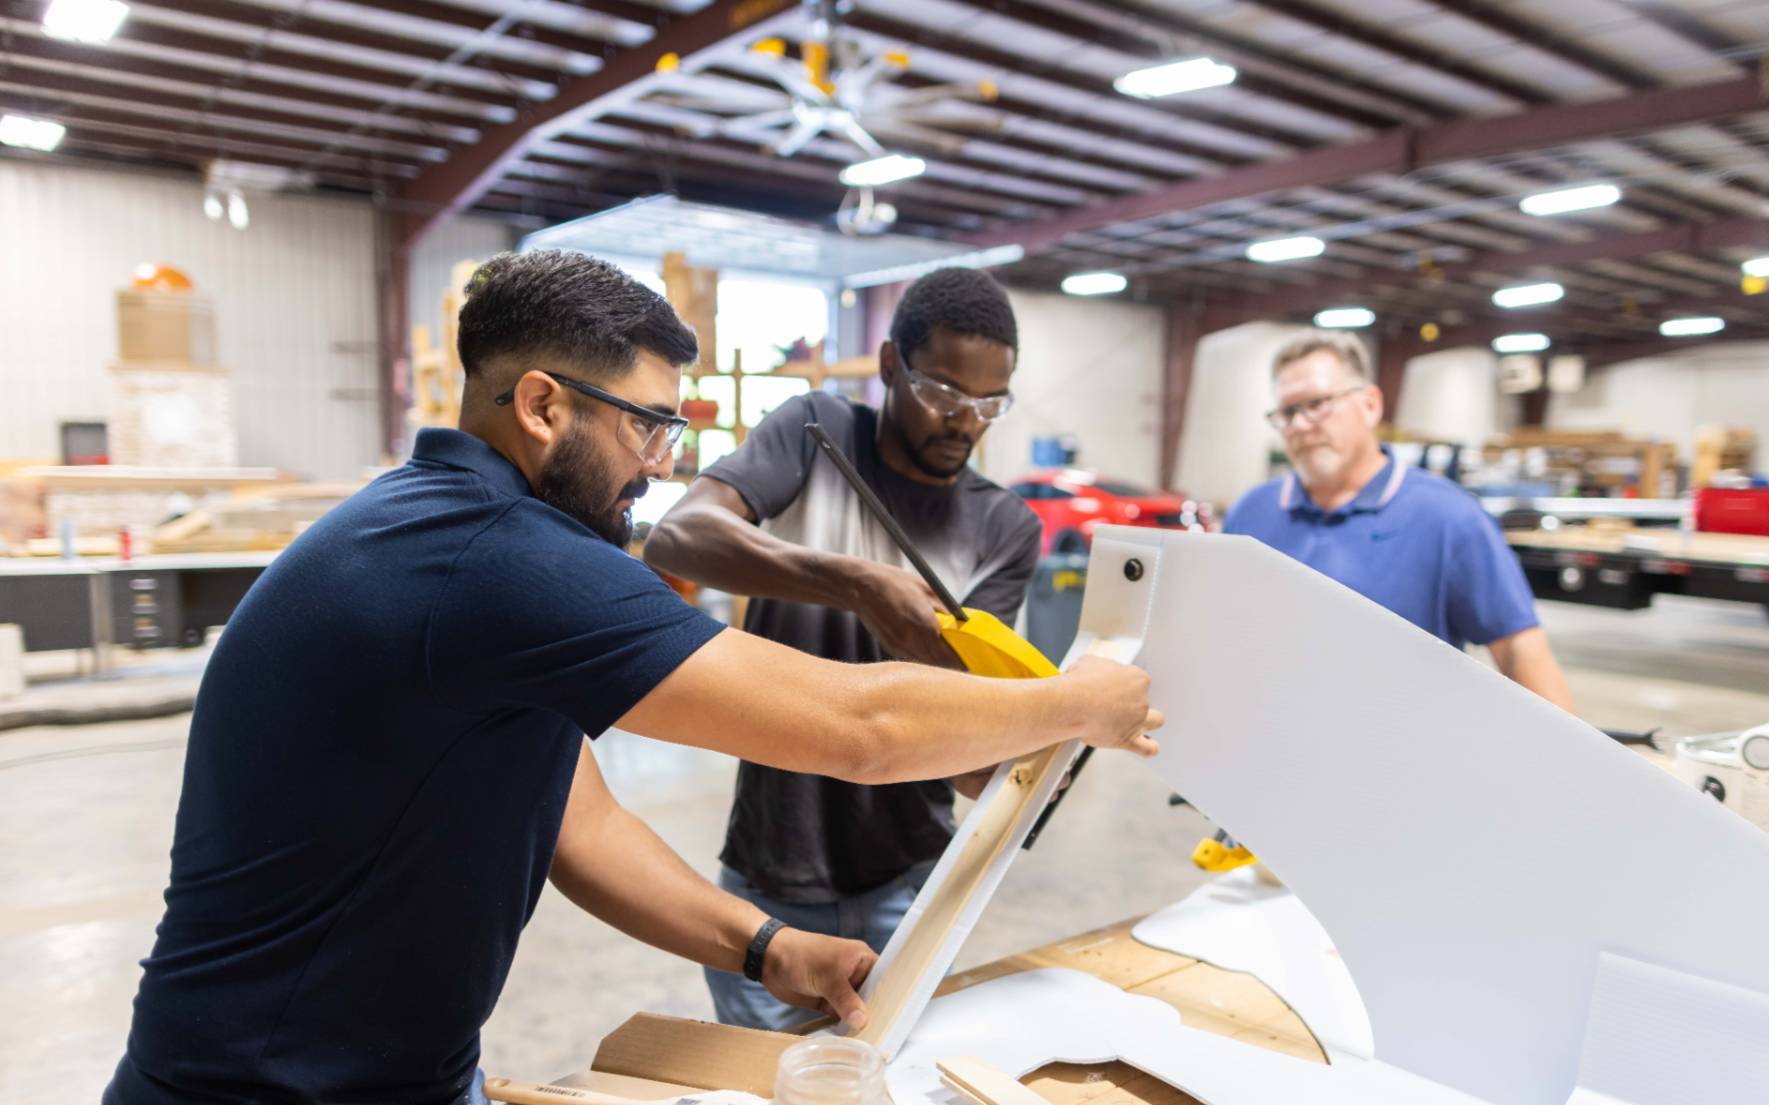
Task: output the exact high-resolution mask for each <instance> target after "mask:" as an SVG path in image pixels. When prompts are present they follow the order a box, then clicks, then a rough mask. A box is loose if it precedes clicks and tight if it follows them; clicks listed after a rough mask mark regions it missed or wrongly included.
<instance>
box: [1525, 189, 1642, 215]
mask: <svg viewBox="0 0 1769 1105" xmlns="http://www.w3.org/2000/svg"><path fill="white" fill-rule="evenodd" d="M1621 198H1622V190H1621V189H1620V188H1617V187H1616V186H1615V185H1613V184H1584V185H1580V186H1579V187H1577V188H1560V189H1557V190H1555V191H1552V192H1537V193H1536V194H1535V195H1533V196H1525V197H1523V200H1522V201H1521V202H1520V203H1518V205H1517V206H1518V207H1520V208H1522V209H1523V213H1524V214H1525V215H1565V214H1567V213H1568V212H1571V211H1589V210H1590V209H1591V208H1593V207H1608V206H1609V205H1610V204H1612V203H1614V202H1616V201H1617V200H1619V199H1621Z"/></svg>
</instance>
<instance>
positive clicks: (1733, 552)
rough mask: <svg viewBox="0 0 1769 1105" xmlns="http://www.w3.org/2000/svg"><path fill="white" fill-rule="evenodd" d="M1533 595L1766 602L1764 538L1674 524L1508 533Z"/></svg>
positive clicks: (1627, 603) (1626, 606) (1629, 605)
mask: <svg viewBox="0 0 1769 1105" xmlns="http://www.w3.org/2000/svg"><path fill="white" fill-rule="evenodd" d="M1505 540H1506V541H1508V542H1509V543H1510V544H1511V548H1512V550H1513V551H1515V552H1516V553H1517V559H1518V561H1519V562H1520V563H1521V564H1522V565H1523V574H1524V575H1525V577H1527V578H1528V579H1529V583H1530V589H1531V590H1532V591H1534V592H1535V595H1536V597H1537V598H1543V599H1559V600H1562V601H1566V602H1581V603H1586V604H1589V605H1593V606H1607V607H1611V608H1614V609H1618V610H1641V609H1644V608H1645V607H1647V606H1649V605H1651V603H1652V600H1653V597H1654V596H1656V595H1688V596H1691V597H1695V598H1708V599H1721V600H1725V601H1730V602H1748V603H1752V604H1756V605H1761V606H1765V607H1769V537H1751V536H1747V535H1743V534H1733V533H1685V532H1683V531H1681V530H1674V529H1617V530H1611V529H1594V528H1591V527H1587V526H1562V527H1560V528H1559V529H1552V530H1547V529H1544V530H1508V531H1506V533H1505Z"/></svg>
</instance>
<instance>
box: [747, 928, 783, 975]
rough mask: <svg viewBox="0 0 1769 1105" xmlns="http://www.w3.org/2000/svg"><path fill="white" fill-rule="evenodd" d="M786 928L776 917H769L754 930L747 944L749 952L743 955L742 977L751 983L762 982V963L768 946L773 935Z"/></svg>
mask: <svg viewBox="0 0 1769 1105" xmlns="http://www.w3.org/2000/svg"><path fill="white" fill-rule="evenodd" d="M785 927H786V922H785V921H782V920H780V919H779V918H777V917H770V918H768V919H767V920H766V921H764V922H763V923H762V927H761V928H759V929H757V930H756V936H755V939H754V940H751V941H750V942H749V950H748V951H747V952H745V953H744V954H743V977H744V978H747V979H749V980H750V981H751V982H760V981H761V980H762V961H763V960H764V959H766V958H767V956H768V945H769V943H771V942H772V941H773V939H774V934H775V933H777V932H779V931H780V930H781V929H783V928H785Z"/></svg>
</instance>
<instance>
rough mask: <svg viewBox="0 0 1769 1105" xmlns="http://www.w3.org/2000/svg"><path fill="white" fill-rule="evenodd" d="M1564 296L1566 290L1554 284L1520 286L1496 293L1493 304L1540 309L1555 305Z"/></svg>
mask: <svg viewBox="0 0 1769 1105" xmlns="http://www.w3.org/2000/svg"><path fill="white" fill-rule="evenodd" d="M1564 295H1566V289H1565V288H1563V287H1561V286H1560V285H1559V284H1555V283H1552V282H1549V283H1545V284H1518V285H1517V286H1515V287H1511V288H1500V289H1499V290H1498V291H1496V292H1494V293H1493V303H1494V304H1496V305H1497V306H1500V307H1539V306H1541V305H1542V304H1544V303H1554V302H1556V301H1558V300H1559V299H1560V298H1561V297H1562V296H1564Z"/></svg>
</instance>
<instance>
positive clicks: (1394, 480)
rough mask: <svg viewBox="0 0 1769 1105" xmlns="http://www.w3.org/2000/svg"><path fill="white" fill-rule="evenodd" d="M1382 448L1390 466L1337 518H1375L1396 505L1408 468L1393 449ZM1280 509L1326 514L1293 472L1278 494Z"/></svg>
mask: <svg viewBox="0 0 1769 1105" xmlns="http://www.w3.org/2000/svg"><path fill="white" fill-rule="evenodd" d="M1380 448H1381V450H1382V455H1383V456H1385V457H1387V458H1388V463H1387V464H1384V465H1383V466H1382V470H1381V471H1380V472H1377V473H1376V475H1375V477H1374V478H1372V479H1371V480H1370V482H1369V483H1366V484H1364V486H1363V488H1362V489H1361V490H1360V491H1359V492H1358V493H1357V497H1356V498H1354V499H1352V500H1351V502H1349V503H1346V504H1345V505H1344V506H1342V507H1340V508H1339V509H1338V510H1336V511H1334V513H1335V514H1375V513H1377V512H1378V511H1380V510H1381V509H1382V508H1383V507H1385V506H1387V505H1388V504H1389V503H1391V502H1393V501H1394V497H1395V495H1397V494H1399V492H1400V486H1401V483H1402V482H1403V481H1404V480H1405V479H1406V478H1407V469H1406V466H1405V465H1403V464H1401V463H1400V462H1399V461H1397V460H1395V459H1394V450H1393V449H1390V448H1389V447H1388V446H1386V445H1383V446H1380ZM1278 505H1279V506H1280V507H1282V508H1283V509H1285V510H1288V511H1291V512H1296V511H1305V512H1310V513H1313V514H1324V513H1325V512H1324V511H1322V510H1321V508H1320V507H1319V506H1318V505H1317V504H1316V503H1315V501H1314V500H1313V499H1311V498H1309V497H1308V492H1307V491H1304V490H1303V488H1302V484H1301V483H1300V482H1299V481H1298V480H1297V479H1296V473H1294V472H1291V473H1290V474H1289V475H1287V476H1285V477H1284V485H1283V487H1281V488H1280V489H1279V490H1278Z"/></svg>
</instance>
